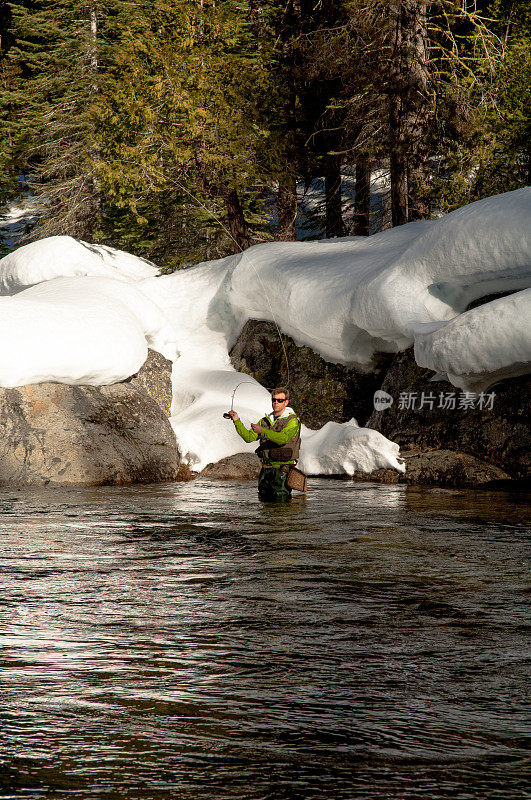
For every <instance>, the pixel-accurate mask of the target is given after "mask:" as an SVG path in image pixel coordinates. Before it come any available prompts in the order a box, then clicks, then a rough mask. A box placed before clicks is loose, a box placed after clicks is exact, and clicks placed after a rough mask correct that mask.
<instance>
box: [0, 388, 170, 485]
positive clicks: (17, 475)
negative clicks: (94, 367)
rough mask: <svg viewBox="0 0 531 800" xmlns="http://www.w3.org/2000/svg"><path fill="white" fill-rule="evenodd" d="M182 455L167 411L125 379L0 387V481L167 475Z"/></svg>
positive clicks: (115, 480)
mask: <svg viewBox="0 0 531 800" xmlns="http://www.w3.org/2000/svg"><path fill="white" fill-rule="evenodd" d="M179 461H180V457H179V451H178V448H177V442H176V439H175V435H174V433H173V430H172V428H171V425H170V423H169V422H168V420H167V418H166V416H165V415H164V413H163V412H162V411H161V409H160V408H159V406H158V405H157V403H156V402H155V401H154V400H153V399H152V398H151V397H149V396H148V395H147V394H146V393H144V392H142V391H140V390H139V389H137V388H135V387H134V386H132V385H131V384H129V383H117V384H113V385H111V386H101V387H95V386H68V385H66V384H59V383H42V384H36V385H29V386H21V387H18V388H16V389H0V485H4V486H5V485H9V486H14V485H19V486H20V485H37V486H38V485H41V486H42V485H47V484H50V485H54V484H56V485H59V484H61V485H64V484H86V485H92V486H95V485H100V484H127V483H133V482H143V483H146V482H156V481H169V480H174V479H175V478H176V477H177V474H178V469H179Z"/></svg>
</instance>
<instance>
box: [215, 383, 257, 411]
mask: <svg viewBox="0 0 531 800" xmlns="http://www.w3.org/2000/svg"><path fill="white" fill-rule="evenodd" d="M244 383H248V384H249V385H250V386H255V385H256V384H255V383H254V381H240V382H239V383H237V384H236V386H235V387H234V391H233V393H232V397H231V401H230V412H229V411H225V413H224V414H223V417H224V419H232V417H231V415H230V414H231V412H232V411H234V395H235V394H236V389H237V388H238V386H242V385H243V384H244Z"/></svg>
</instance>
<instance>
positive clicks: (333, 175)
mask: <svg viewBox="0 0 531 800" xmlns="http://www.w3.org/2000/svg"><path fill="white" fill-rule="evenodd" d="M325 204H326V238H327V239H332V238H334V237H335V236H341V235H342V234H343V218H342V210H341V156H337V155H327V156H326V157H325Z"/></svg>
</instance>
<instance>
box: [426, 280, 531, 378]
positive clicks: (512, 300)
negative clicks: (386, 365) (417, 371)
mask: <svg viewBox="0 0 531 800" xmlns="http://www.w3.org/2000/svg"><path fill="white" fill-rule="evenodd" d="M426 327H427V328H428V330H426V331H425V333H422V332H421V331H419V332H418V333H417V335H416V336H415V359H416V361H417V363H418V364H419V365H420V366H421V367H428V368H429V369H433V370H435V371H436V372H441V373H446V375H447V376H448V379H449V380H450V382H451V383H453V384H454V385H455V386H459V387H460V388H461V389H465V390H466V391H474V392H479V391H482V390H484V389H487V388H488V387H489V386H491V385H492V383H494V382H495V381H499V380H502V379H505V378H512V377H516V376H518V375H526V374H527V373H528V372H530V371H531V289H527V290H525V291H522V292H517V293H516V294H512V295H509V297H502V298H499V299H498V300H493V301H492V302H490V303H487V304H486V305H483V306H478V307H477V308H474V309H472V310H471V311H467V312H466V313H465V314H461V315H460V316H458V317H455V318H454V319H452V320H451V321H450V322H447V323H442V324H440V325H437V326H436V327H434V326H426Z"/></svg>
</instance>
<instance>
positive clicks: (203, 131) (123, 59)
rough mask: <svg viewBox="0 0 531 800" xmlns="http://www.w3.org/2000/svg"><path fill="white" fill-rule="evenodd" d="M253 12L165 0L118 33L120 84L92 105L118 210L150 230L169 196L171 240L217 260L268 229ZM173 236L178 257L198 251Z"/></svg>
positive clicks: (262, 97)
mask: <svg viewBox="0 0 531 800" xmlns="http://www.w3.org/2000/svg"><path fill="white" fill-rule="evenodd" d="M252 13H253V12H252V10H251V9H250V7H249V6H248V5H246V4H245V3H242V2H240V3H236V2H234V1H233V0H220V2H215V3H214V2H211V0H203V2H201V1H200V0H199V1H198V0H182V2H180V3H178V4H176V3H174V2H168V1H167V0H159V2H156V3H154V4H153V8H152V9H151V10H150V13H149V15H147V14H139V15H138V16H137V17H136V19H135V21H134V24H131V22H129V23H128V25H127V26H124V27H123V28H122V29H121V30H120V31H119V34H118V36H119V39H118V42H117V46H116V48H115V50H114V55H113V63H112V77H113V80H112V82H111V83H109V84H108V86H107V87H106V89H105V90H104V92H102V94H101V95H100V97H99V102H98V104H97V113H98V125H99V132H100V134H99V136H100V138H99V149H100V154H101V159H100V163H99V175H100V179H101V182H102V188H103V190H104V192H105V197H106V203H107V205H108V207H109V208H110V209H111V208H112V212H111V213H112V214H114V215H118V216H120V215H121V216H122V218H123V219H124V220H125V219H126V218H127V219H130V220H131V221H133V222H134V224H135V226H136V228H137V230H138V231H140V229H141V228H142V227H143V228H144V232H145V233H146V232H147V229H148V228H149V227H150V226H151V225H152V224H153V222H154V216H153V215H154V208H155V207H158V206H159V205H160V202H161V201H162V198H163V197H165V198H168V199H169V198H171V209H170V210H169V211H168V212H166V213H169V214H170V216H171V218H172V220H173V224H172V226H171V237H172V238H173V237H174V236H175V237H179V238H180V239H182V238H183V237H185V238H186V239H187V245H190V244H192V248H191V249H192V250H198V249H199V250H203V252H204V253H205V254H206V255H210V256H212V255H216V254H218V253H219V251H220V250H221V252H223V250H225V252H226V250H227V249H229V247H230V249H233V250H234V249H236V250H238V249H243V248H244V247H246V246H247V244H248V243H249V242H250V241H251V240H252V239H253V238H255V237H256V236H257V235H258V236H261V235H263V233H264V230H265V225H264V220H265V215H264V212H263V195H264V190H265V186H266V184H267V181H268V179H269V178H270V175H271V174H272V171H273V169H274V167H273V160H272V159H271V158H270V155H269V151H268V147H267V143H268V137H269V135H270V132H269V131H268V130H267V128H266V127H264V124H263V114H262V111H261V108H262V106H264V105H267V91H268V87H267V83H266V81H265V77H264V70H263V68H262V67H263V62H264V60H265V59H266V58H267V57H268V54H267V51H266V49H265V48H263V47H262V49H261V50H259V49H258V48H256V46H255V39H254V38H253V36H252V35H251V31H250V20H252ZM176 216H177V217H180V223H181V224H180V225H179V221H178V219H176ZM159 221H160V220H159ZM256 222H258V225H256ZM182 225H184V229H183V227H182ZM199 226H201V227H203V226H204V230H203V231H198V227H199ZM249 226H250V230H249ZM215 230H217V231H218V234H217V236H214V235H213V234H214V231H215ZM185 231H188V233H189V234H190V235H189V236H186V234H185ZM166 234H167V231H166V232H164V231H161V232H160V234H159V239H160V238H162V239H164V238H165V236H166ZM209 237H210V241H208V239H209ZM201 240H202V241H201ZM213 240H214V241H213ZM161 244H162V243H161V242H160V241H159V242H158V243H156V244H155V249H157V248H158V249H160V247H161ZM171 244H173V247H174V248H175V247H177V248H179V247H180V249H181V254H180V256H178V257H177V259H176V260H177V261H179V260H181V259H184V260H186V259H188V258H189V257H191V255H192V253H191V252H190V247H189V246H187V247H186V249H184V248H183V245H182V243H180V242H179V241H178V240H176V241H175V240H174V241H173V242H172V243H171ZM162 246H163V247H165V248H166V249H168V248H169V246H170V242H166V244H165V245H162ZM216 250H217V251H218V253H217V252H216Z"/></svg>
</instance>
